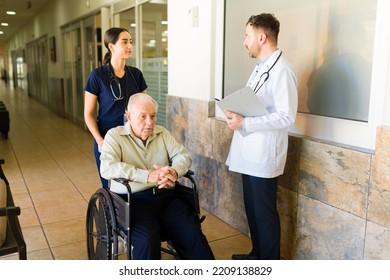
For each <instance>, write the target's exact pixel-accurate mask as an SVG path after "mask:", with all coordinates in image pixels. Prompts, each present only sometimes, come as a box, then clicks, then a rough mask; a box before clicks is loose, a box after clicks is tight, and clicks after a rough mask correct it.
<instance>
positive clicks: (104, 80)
mask: <svg viewBox="0 0 390 280" xmlns="http://www.w3.org/2000/svg"><path fill="white" fill-rule="evenodd" d="M118 80H119V83H120V85H121V90H122V95H123V97H124V98H122V99H120V100H115V99H116V98H115V96H116V97H119V95H120V91H119V88H118V86H117V84H116V81H115V79H114V78H113V74H112V71H111V69H110V66H109V65H103V66H100V67H98V68H96V69H94V70H93V71H92V72H91V73H90V74H89V76H88V79H87V83H86V85H85V87H84V90H85V91H88V92H90V93H92V94H94V95H96V96H97V98H98V103H99V110H98V116H97V122H98V127H99V130H100V133H101V134H102V136H103V137H104V135H105V134H106V132H107V131H108V130H109V129H110V128H113V127H116V126H118V125H123V120H124V116H123V114H124V112H125V107H126V105H127V104H126V103H127V101H128V100H129V97H130V96H131V95H133V94H135V93H138V92H142V91H144V90H145V89H146V88H147V84H146V82H145V79H144V76H143V74H142V72H141V71H140V70H139V69H138V68H135V67H130V66H126V73H125V75H124V76H123V77H122V78H120V79H119V78H118ZM110 83H111V86H112V88H113V91H111V88H110ZM114 95H115V96H114Z"/></svg>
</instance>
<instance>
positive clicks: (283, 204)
mask: <svg viewBox="0 0 390 280" xmlns="http://www.w3.org/2000/svg"><path fill="white" fill-rule="evenodd" d="M297 198H298V195H297V193H296V192H294V191H291V190H290V189H287V188H284V187H280V186H279V188H278V197H277V202H278V211H279V217H280V227H281V241H280V254H281V258H282V259H285V260H290V259H293V258H294V252H295V251H296V248H295V246H296V239H297V228H296V226H297V209H298V208H297Z"/></svg>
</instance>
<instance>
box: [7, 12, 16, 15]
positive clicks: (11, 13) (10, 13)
mask: <svg viewBox="0 0 390 280" xmlns="http://www.w3.org/2000/svg"><path fill="white" fill-rule="evenodd" d="M7 15H11V16H14V15H16V13H15V12H14V11H7Z"/></svg>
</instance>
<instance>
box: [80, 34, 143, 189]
mask: <svg viewBox="0 0 390 280" xmlns="http://www.w3.org/2000/svg"><path fill="white" fill-rule="evenodd" d="M104 45H105V46H106V48H107V50H108V52H107V53H106V54H105V56H104V59H103V65H102V66H100V67H98V68H96V69H94V70H93V71H92V72H91V73H90V74H89V76H88V79H87V83H86V85H85V87H84V90H85V97H84V120H85V123H86V125H87V127H88V129H89V131H90V132H91V133H92V135H93V138H94V154H95V159H96V164H97V167H98V171H99V175H100V151H101V147H102V145H103V141H104V136H105V135H106V133H107V131H108V130H109V129H111V128H113V127H117V126H119V125H123V124H124V119H125V118H124V113H125V110H126V106H127V101H128V100H129V97H130V96H131V95H132V94H135V93H138V92H143V93H146V88H147V85H146V82H145V79H144V77H143V74H142V72H141V71H140V70H139V69H138V68H135V67H130V66H127V65H126V60H127V59H129V58H130V57H131V55H132V52H133V51H132V46H133V41H132V38H131V35H130V33H129V32H128V31H127V30H126V29H124V28H118V27H114V28H110V29H108V30H107V31H106V32H105V35H104ZM97 104H99V106H97ZM97 107H98V115H97V117H96V113H95V112H96V108H97ZM100 179H101V182H102V186H103V188H107V187H108V181H107V180H105V179H104V178H102V177H101V176H100Z"/></svg>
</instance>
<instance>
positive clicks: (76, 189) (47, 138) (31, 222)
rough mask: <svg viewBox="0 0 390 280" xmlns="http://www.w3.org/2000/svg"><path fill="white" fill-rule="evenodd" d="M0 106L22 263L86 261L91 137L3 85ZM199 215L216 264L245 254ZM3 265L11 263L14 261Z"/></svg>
mask: <svg viewBox="0 0 390 280" xmlns="http://www.w3.org/2000/svg"><path fill="white" fill-rule="evenodd" d="M0 101H3V102H4V104H5V106H6V108H7V109H8V111H9V114H10V120H11V121H10V131H9V134H8V139H4V137H1V138H0V159H4V160H5V164H4V165H3V170H4V173H5V175H6V177H7V179H8V181H9V183H10V187H11V192H12V194H13V198H14V201H15V205H16V206H19V207H20V208H21V215H20V216H19V221H20V223H21V227H22V231H23V235H24V239H25V241H26V244H27V258H28V259H29V260H52V259H53V260H85V259H87V258H88V257H87V250H86V230H85V224H86V223H85V215H86V210H87V204H88V200H89V198H90V197H91V195H92V194H93V193H94V192H95V191H96V189H97V188H99V185H100V180H99V177H98V173H97V168H96V165H95V161H94V157H93V140H92V136H91V134H90V133H89V131H87V130H85V129H83V128H82V127H81V126H79V125H77V124H75V123H74V122H72V121H70V120H67V119H65V118H63V117H60V116H59V115H57V114H55V113H54V112H52V111H50V110H49V109H48V108H46V107H44V106H43V105H42V104H40V103H39V102H37V101H36V100H34V99H32V98H29V97H28V95H27V93H26V92H25V91H23V90H20V89H12V88H10V87H7V86H6V85H5V84H4V83H3V82H0ZM198 187H199V186H198ZM202 214H204V215H206V220H205V221H204V222H203V224H202V228H203V232H204V234H205V235H206V237H207V239H208V241H209V243H210V246H211V248H212V250H213V252H214V254H215V257H216V259H219V260H228V259H230V258H231V255H232V254H233V253H247V252H248V251H249V249H250V239H249V238H248V237H247V236H246V235H244V234H242V233H241V232H239V231H237V230H236V229H234V228H232V227H230V226H229V225H227V224H226V223H224V222H223V221H222V220H220V219H219V218H217V217H215V216H213V215H211V214H209V213H207V211H205V210H203V209H202ZM171 258H172V257H171V256H170V255H167V254H163V256H162V259H171ZM3 259H12V260H15V259H18V255H17V254H12V255H7V256H2V257H0V260H3Z"/></svg>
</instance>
